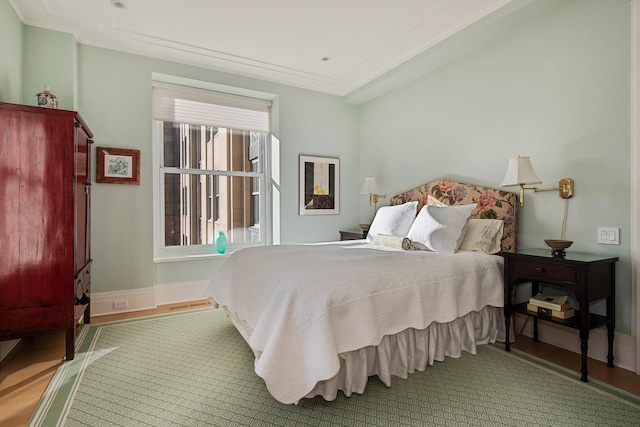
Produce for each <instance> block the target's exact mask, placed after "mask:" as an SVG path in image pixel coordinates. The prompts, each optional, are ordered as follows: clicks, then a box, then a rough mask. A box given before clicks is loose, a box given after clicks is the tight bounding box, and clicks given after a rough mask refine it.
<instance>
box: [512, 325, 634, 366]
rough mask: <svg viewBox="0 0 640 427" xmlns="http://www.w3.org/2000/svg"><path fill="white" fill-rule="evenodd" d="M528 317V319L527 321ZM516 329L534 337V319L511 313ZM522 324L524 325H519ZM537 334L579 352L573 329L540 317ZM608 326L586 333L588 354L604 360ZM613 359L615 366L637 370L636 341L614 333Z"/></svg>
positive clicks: (543, 339)
mask: <svg viewBox="0 0 640 427" xmlns="http://www.w3.org/2000/svg"><path fill="white" fill-rule="evenodd" d="M527 319H529V321H528V322H527ZM525 322H526V324H525ZM514 324H515V332H518V333H520V331H521V330H522V334H523V335H525V336H528V337H533V319H532V318H531V317H529V316H525V315H521V314H517V313H516V314H514ZM523 325H525V326H524V329H523V328H522V327H523ZM538 338H539V339H540V341H542V342H545V343H547V344H551V345H554V346H556V347H560V348H563V349H565V350H569V351H572V352H574V353H578V354H580V353H581V351H580V336H579V332H578V331H577V330H575V329H571V328H567V327H563V326H561V325H556V324H554V323H550V322H545V321H539V322H538ZM608 348H609V345H608V341H607V330H606V329H604V328H596V329H594V330H592V331H591V332H590V333H589V353H588V355H589V357H591V358H593V359H596V360H600V361H602V362H606V361H607V352H608ZM613 357H614V360H613V363H614V365H615V366H619V367H621V368H624V369H627V370H629V371H631V372H636V359H635V342H634V341H633V338H632V337H631V336H630V335H625V334H620V333H616V334H615V338H614V340H613Z"/></svg>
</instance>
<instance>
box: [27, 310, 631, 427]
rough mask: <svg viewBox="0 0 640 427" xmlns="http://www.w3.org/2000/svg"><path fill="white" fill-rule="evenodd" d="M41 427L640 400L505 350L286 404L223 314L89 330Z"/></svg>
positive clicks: (285, 420) (586, 421) (521, 414)
mask: <svg viewBox="0 0 640 427" xmlns="http://www.w3.org/2000/svg"><path fill="white" fill-rule="evenodd" d="M29 425H31V426H46V427H49V426H208V425H213V426H437V425H446V426H465V425H478V426H503V425H511V426H533V425H537V426H638V425H640V399H637V398H636V397H634V396H632V395H629V394H627V393H624V392H622V391H620V390H616V389H613V388H610V387H607V386H605V385H602V384H599V383H597V382H596V381H590V382H589V383H582V382H580V381H579V380H578V379H577V375H576V373H573V372H571V373H567V372H564V371H563V370H562V369H557V368H553V367H551V366H548V365H545V364H544V363H541V362H540V361H536V360H533V359H531V358H528V357H525V356H523V355H518V354H516V352H513V354H511V353H507V352H505V351H504V350H503V349H502V347H501V346H500V347H498V346H491V345H487V346H481V347H480V348H479V349H478V354H477V355H475V356H474V355H471V354H468V353H464V355H463V356H462V358H460V359H451V358H448V359H447V360H446V361H445V362H443V363H436V364H435V365H434V366H432V367H429V368H428V369H427V370H426V371H425V372H419V373H416V374H413V375H411V376H410V377H409V379H407V380H402V379H399V378H394V380H393V384H392V387H391V388H387V387H386V386H385V385H384V384H382V383H381V382H380V381H379V380H378V379H377V378H375V377H373V378H371V379H370V380H369V384H368V386H367V390H366V392H365V394H363V395H352V396H351V397H349V398H347V397H345V396H344V395H342V394H340V395H339V396H338V399H337V400H335V401H333V402H326V401H324V400H323V399H322V398H320V397H316V398H314V399H304V400H302V401H301V402H300V403H299V404H298V405H283V404H281V403H279V402H277V401H276V400H274V399H273V398H272V397H271V395H269V393H268V391H267V389H266V387H265V385H264V382H263V381H262V379H261V378H259V377H258V376H257V375H256V374H255V372H254V371H253V353H252V351H251V350H250V349H249V347H248V345H247V344H246V343H245V342H244V340H243V339H242V337H241V336H240V334H239V333H238V332H237V331H236V330H235V328H234V327H233V325H232V324H231V322H230V321H229V320H228V319H227V318H226V317H225V315H224V313H223V312H222V311H221V310H215V309H212V308H207V309H200V310H193V311H184V312H179V313H173V314H167V315H159V316H153V317H147V318H140V319H133V320H127V321H120V322H112V323H103V324H97V325H90V326H85V327H83V329H82V332H81V336H80V338H79V340H78V353H77V356H76V358H75V359H74V360H73V361H71V362H64V363H63V364H62V365H61V367H60V368H59V369H58V371H57V372H56V374H55V376H54V377H53V379H52V382H51V384H50V385H49V387H48V388H47V391H46V392H45V394H44V396H43V398H42V400H41V402H40V403H39V405H38V408H37V410H36V412H35V413H34V414H33V416H32V418H31V420H30V423H29Z"/></svg>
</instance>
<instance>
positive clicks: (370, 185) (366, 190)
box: [360, 176, 387, 212]
mask: <svg viewBox="0 0 640 427" xmlns="http://www.w3.org/2000/svg"><path fill="white" fill-rule="evenodd" d="M360 194H368V195H369V206H371V203H373V205H374V208H373V210H374V212H375V211H377V209H378V207H377V204H378V199H379V198H380V197H382V198H384V197H387V195H386V194H380V193H379V192H378V186H377V185H376V179H375V178H374V177H372V176H368V177H366V178H365V179H364V185H363V186H362V190H360Z"/></svg>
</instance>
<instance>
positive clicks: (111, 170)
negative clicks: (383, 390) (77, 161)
mask: <svg viewBox="0 0 640 427" xmlns="http://www.w3.org/2000/svg"><path fill="white" fill-rule="evenodd" d="M96 162H97V166H98V167H97V168H96V181H97V182H105V183H110V184H136V185H138V184H140V150H126V149H123V148H109V147H96Z"/></svg>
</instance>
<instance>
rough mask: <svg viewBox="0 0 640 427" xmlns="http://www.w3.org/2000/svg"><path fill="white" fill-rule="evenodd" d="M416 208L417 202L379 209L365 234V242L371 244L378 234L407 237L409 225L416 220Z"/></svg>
mask: <svg viewBox="0 0 640 427" xmlns="http://www.w3.org/2000/svg"><path fill="white" fill-rule="evenodd" d="M417 208H418V202H417V201H416V202H408V203H403V204H402V205H395V206H383V207H381V208H380V209H378V212H376V216H375V217H374V218H373V223H371V227H370V228H369V233H367V240H368V241H369V242H371V243H373V240H374V239H375V237H376V236H377V235H378V234H387V235H389V236H397V237H407V233H408V232H409V229H410V228H411V224H413V220H414V219H416V209H417Z"/></svg>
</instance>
